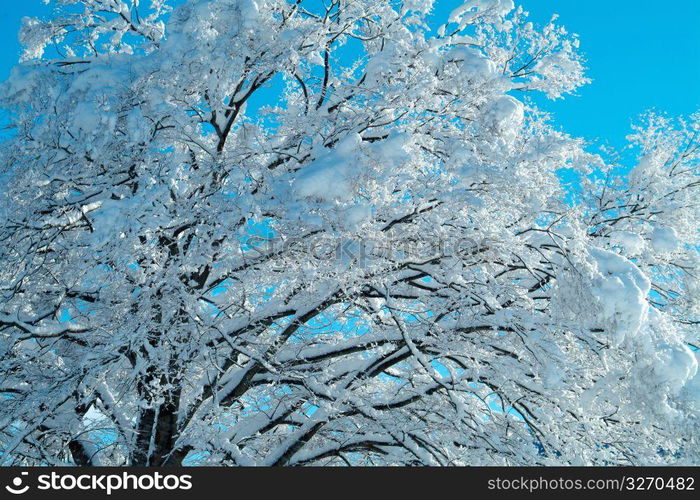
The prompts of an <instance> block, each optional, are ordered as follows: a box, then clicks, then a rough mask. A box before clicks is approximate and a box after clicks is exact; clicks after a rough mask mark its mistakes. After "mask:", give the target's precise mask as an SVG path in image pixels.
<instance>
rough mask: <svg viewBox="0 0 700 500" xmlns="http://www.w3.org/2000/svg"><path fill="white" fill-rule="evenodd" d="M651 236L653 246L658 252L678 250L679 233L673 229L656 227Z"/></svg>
mask: <svg viewBox="0 0 700 500" xmlns="http://www.w3.org/2000/svg"><path fill="white" fill-rule="evenodd" d="M649 236H650V239H651V246H652V248H653V249H654V250H656V251H657V252H663V253H666V252H673V251H674V250H676V249H677V248H678V245H679V239H678V233H676V230H675V229H673V228H672V227H656V228H654V230H653V231H652V232H651V234H650V235H649Z"/></svg>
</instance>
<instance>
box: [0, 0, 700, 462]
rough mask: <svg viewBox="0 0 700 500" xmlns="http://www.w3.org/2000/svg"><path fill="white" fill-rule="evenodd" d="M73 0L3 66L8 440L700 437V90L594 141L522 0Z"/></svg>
mask: <svg viewBox="0 0 700 500" xmlns="http://www.w3.org/2000/svg"><path fill="white" fill-rule="evenodd" d="M53 3H54V4H55V5H56V14H55V16H54V17H53V18H51V19H49V20H37V19H25V20H24V25H23V27H22V30H21V32H20V38H21V40H22V41H23V43H24V45H25V52H24V60H23V62H22V63H21V64H19V65H18V66H17V67H16V68H15V69H14V70H13V73H12V76H11V77H10V78H9V79H8V80H7V81H6V82H5V83H4V84H3V85H2V88H1V90H0V106H2V107H3V108H4V109H5V110H7V112H8V114H9V117H10V120H11V124H12V128H11V134H10V137H8V138H7V139H6V140H4V141H3V143H2V145H1V146H0V147H1V150H0V213H2V215H3V216H2V218H0V238H1V239H2V241H3V244H2V246H0V398H1V399H2V403H1V404H0V451H1V455H0V460H2V463H4V464H6V465H9V464H15V465H17V464H52V465H55V464H66V463H75V464H78V465H91V464H92V465H96V464H104V465H178V464H182V463H185V464H187V463H196V464H215V465H326V464H328V465H414V464H424V465H460V464H461V465H464V464H467V465H532V464H550V465H551V464H556V465H561V464H574V465H576V464H598V465H605V464H657V463H676V462H678V463H697V462H698V451H699V449H698V435H699V433H698V409H700V377H698V376H697V375H696V373H697V367H698V361H697V357H698V354H697V346H698V345H699V343H700V339H698V326H697V325H698V319H699V315H698V312H699V311H700V307H699V302H700V301H699V299H700V294H699V293H698V291H699V290H700V282H699V281H698V265H699V263H698V243H699V242H698V226H697V221H698V220H699V219H700V214H699V211H698V191H697V188H698V185H699V183H698V167H699V166H700V162H699V158H700V149H699V148H698V131H699V130H700V115H694V116H691V117H690V118H688V119H678V120H673V119H670V118H668V117H666V116H664V115H662V114H648V115H646V116H645V117H643V118H642V119H640V121H639V123H638V125H637V126H636V127H635V129H634V131H633V133H632V134H631V135H630V142H631V144H632V145H633V146H634V147H636V148H637V151H639V161H638V164H637V166H635V167H634V168H633V169H632V170H631V171H629V172H628V171H626V170H625V169H624V168H621V167H620V165H619V164H618V162H617V161H616V157H615V155H614V154H612V153H611V154H606V155H596V154H592V153H591V152H589V149H588V148H587V145H586V144H585V143H584V141H582V140H580V139H576V138H572V137H570V136H569V135H567V134H566V133H564V132H562V131H559V130H557V129H556V127H554V126H553V125H552V124H551V123H550V121H549V119H548V116H547V114H546V113H544V112H542V111H541V110H538V108H537V107H536V106H535V104H533V102H532V100H531V99H529V97H528V96H529V95H530V94H531V93H543V94H545V95H546V96H548V97H549V98H553V99H556V98H561V97H564V96H566V95H567V94H571V93H572V92H575V91H576V89H577V88H578V87H580V86H581V85H584V84H586V83H587V82H588V80H587V78H586V76H585V74H584V69H585V68H584V65H585V62H584V61H583V59H582V57H581V56H580V54H579V53H578V40H577V38H576V37H575V36H573V35H571V34H569V33H567V31H566V30H565V29H564V28H563V27H560V26H558V25H557V24H556V19H554V18H553V20H552V22H551V23H549V24H547V25H546V26H542V27H537V26H535V25H533V23H531V22H529V21H528V18H527V13H525V12H524V11H523V10H522V9H521V8H516V7H515V6H514V5H513V3H512V2H511V0H467V1H466V2H464V3H463V4H461V5H459V3H456V6H457V8H456V9H455V10H454V11H453V12H452V14H451V15H450V17H449V19H445V20H441V23H442V24H440V27H439V28H438V29H433V28H432V24H431V23H432V20H430V19H429V13H430V11H431V7H432V3H433V1H432V0H326V1H321V0H294V1H292V0H216V1H204V0H189V1H184V2H169V1H168V0H152V1H151V2H150V3H148V4H147V2H144V1H142V2H139V1H138V0H131V1H127V0H53ZM173 3H174V4H175V5H172V4H173ZM601 119H602V118H601ZM563 179H564V180H567V179H568V181H567V182H564V181H563Z"/></svg>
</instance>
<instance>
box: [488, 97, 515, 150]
mask: <svg viewBox="0 0 700 500" xmlns="http://www.w3.org/2000/svg"><path fill="white" fill-rule="evenodd" d="M524 119H525V111H524V107H523V103H521V102H520V101H518V100H517V99H516V98H515V97H511V96H509V95H502V96H499V97H497V98H495V99H493V100H492V101H490V102H489V103H488V104H487V106H486V108H485V109H484V116H483V118H482V120H483V123H484V124H485V125H486V126H487V127H488V128H490V129H492V130H493V131H494V132H495V133H497V134H499V135H500V136H501V137H502V138H503V139H506V140H512V139H514V138H515V137H516V136H517V134H518V132H519V130H520V128H521V127H522V124H523V120H524Z"/></svg>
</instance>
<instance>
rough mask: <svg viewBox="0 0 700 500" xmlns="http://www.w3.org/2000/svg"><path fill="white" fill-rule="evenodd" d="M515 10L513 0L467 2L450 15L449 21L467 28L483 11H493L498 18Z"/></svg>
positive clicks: (472, 0) (474, 0) (475, 0)
mask: <svg viewBox="0 0 700 500" xmlns="http://www.w3.org/2000/svg"><path fill="white" fill-rule="evenodd" d="M514 8H515V5H514V4H513V0H467V1H466V2H464V3H463V4H462V5H460V6H459V7H457V8H456V9H454V10H453V11H452V13H450V18H449V21H450V22H451V23H459V25H460V26H466V25H467V24H469V22H470V21H471V20H472V19H474V18H475V17H477V16H478V15H479V14H480V13H481V12H483V11H492V12H493V13H494V14H496V15H498V16H505V15H506V14H508V13H509V12H510V11H511V10H513V9H514Z"/></svg>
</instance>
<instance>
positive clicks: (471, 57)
mask: <svg viewBox="0 0 700 500" xmlns="http://www.w3.org/2000/svg"><path fill="white" fill-rule="evenodd" d="M448 58H449V59H450V60H452V61H456V62H459V64H460V74H461V75H462V76H465V77H466V78H468V79H471V80H475V79H487V78H490V77H492V76H493V75H495V74H496V64H495V63H494V62H493V61H492V60H491V59H489V58H488V57H485V56H484V55H482V54H481V53H479V52H478V51H476V50H474V49H469V48H466V47H455V48H454V49H452V50H451V51H450V53H449V56H448Z"/></svg>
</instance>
